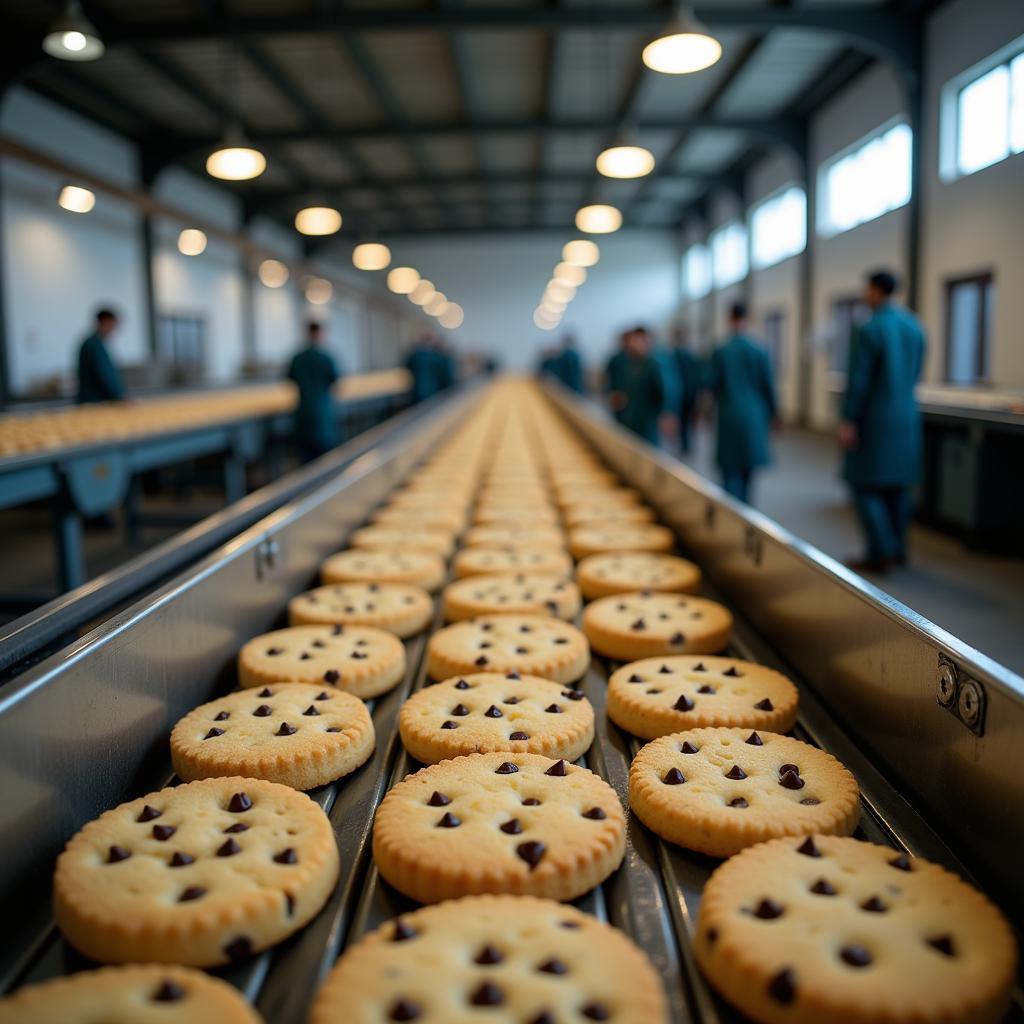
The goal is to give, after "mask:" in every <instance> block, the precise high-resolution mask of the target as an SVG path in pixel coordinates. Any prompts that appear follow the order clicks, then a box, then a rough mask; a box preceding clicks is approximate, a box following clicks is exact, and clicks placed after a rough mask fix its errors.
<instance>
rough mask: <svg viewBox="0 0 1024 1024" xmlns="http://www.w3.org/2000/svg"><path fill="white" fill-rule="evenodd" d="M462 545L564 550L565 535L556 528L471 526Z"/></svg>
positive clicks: (501, 525) (514, 524)
mask: <svg viewBox="0 0 1024 1024" xmlns="http://www.w3.org/2000/svg"><path fill="white" fill-rule="evenodd" d="M462 543H463V545H464V546H465V547H467V548H564V547H565V534H564V533H562V531H561V530H560V529H558V527H556V526H533V525H531V524H529V523H521V524H516V523H509V522H504V523H497V524H494V525H491V526H473V527H471V528H470V529H469V530H468V531H467V532H466V536H465V537H463V539H462Z"/></svg>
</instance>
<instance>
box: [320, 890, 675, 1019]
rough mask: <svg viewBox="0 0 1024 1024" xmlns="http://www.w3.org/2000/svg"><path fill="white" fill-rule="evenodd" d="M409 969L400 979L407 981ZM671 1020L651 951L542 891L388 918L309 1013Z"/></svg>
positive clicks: (351, 954) (349, 956)
mask: <svg viewBox="0 0 1024 1024" xmlns="http://www.w3.org/2000/svg"><path fill="white" fill-rule="evenodd" d="M396 979H400V980H396ZM478 1007H479V1008H481V1009H480V1018H481V1019H484V1015H485V1014H486V1015H488V1017H491V1018H493V1019H494V1020H495V1021H532V1022H553V1021H581V1022H584V1024H585V1022H586V1021H596V1020H608V1021H614V1022H615V1024H667V1022H668V1019H669V1018H668V1010H667V1008H666V1005H665V996H664V994H663V992H662V987H661V982H660V980H659V978H658V975H657V974H656V972H655V970H654V968H653V967H652V965H651V963H650V962H649V961H648V959H647V957H646V956H644V954H643V953H642V952H641V951H640V949H639V948H638V947H636V946H635V945H633V943H632V942H630V940H629V939H628V938H626V936H625V935H624V934H623V933H622V932H620V931H618V930H617V929H615V928H612V927H611V926H610V925H607V924H604V923H603V922H601V921H598V920H597V918H595V917H592V916H590V915H589V914H583V913H581V912H580V911H578V910H576V909H575V908H574V907H567V906H563V905H562V904H560V903H555V902H553V901H551V900H540V899H535V898H533V897H531V896H466V897H464V898H463V899H460V900H455V901H450V902H448V903H444V904H441V905H439V906H433V907H423V908H421V909H419V910H415V911H413V912H412V913H411V914H405V915H403V916H402V917H401V918H399V919H398V920H396V921H389V922H388V923H387V924H385V925H382V926H381V927H380V928H378V929H377V930H376V931H375V932H373V933H371V934H370V935H368V936H367V937H366V938H364V939H363V940H362V941H360V942H359V943H357V944H356V945H355V946H352V947H351V948H349V949H348V950H346V952H345V953H344V955H343V956H342V957H341V959H340V960H339V961H338V964H337V966H335V968H334V970H332V971H331V973H330V974H329V975H328V977H327V980H326V982H325V983H324V986H323V988H321V989H320V992H319V993H318V994H317V997H316V1001H315V1002H314V1004H313V1009H312V1013H311V1016H310V1024H342V1022H344V1024H378V1022H379V1021H383V1020H416V1021H420V1022H421V1024H451V1022H453V1021H464V1020H470V1019H476V1017H477V1012H478V1011H477V1008H478Z"/></svg>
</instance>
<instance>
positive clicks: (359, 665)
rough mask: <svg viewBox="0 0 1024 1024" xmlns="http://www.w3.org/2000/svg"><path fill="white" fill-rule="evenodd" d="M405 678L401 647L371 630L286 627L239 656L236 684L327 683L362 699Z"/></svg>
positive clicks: (250, 645)
mask: <svg viewBox="0 0 1024 1024" xmlns="http://www.w3.org/2000/svg"><path fill="white" fill-rule="evenodd" d="M404 675H405V646H404V645H403V644H402V641H401V640H399V639H398V638H397V637H396V636H393V635H392V634H391V633H387V632H385V631H384V630H383V629H374V628H373V627H372V626H290V627H288V628H287V629H277V630H274V632H272V633H264V634H262V636H257V637H254V638H253V639H252V640H250V641H249V642H248V643H247V644H246V645H245V646H244V647H243V648H242V649H241V651H239V652H238V685H239V686H241V687H242V688H243V689H245V688H248V687H251V686H267V685H269V684H271V683H317V684H319V685H321V686H322V685H323V684H324V683H328V684H330V685H331V686H337V687H338V689H340V690H346V691H347V692H348V693H354V694H355V695H356V696H357V697H361V698H363V699H364V700H367V699H369V698H370V697H377V696H379V695H380V694H382V693H386V692H387V691H388V690H390V689H391V688H392V687H393V686H396V685H397V684H398V683H399V681H400V680H401V679H402V677H403V676H404Z"/></svg>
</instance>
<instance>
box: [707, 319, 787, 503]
mask: <svg viewBox="0 0 1024 1024" xmlns="http://www.w3.org/2000/svg"><path fill="white" fill-rule="evenodd" d="M747 329H748V323H747V307H746V306H745V305H744V304H743V303H742V302H736V303H733V305H732V307H731V308H730V310H729V338H728V340H727V341H726V342H725V344H723V345H720V346H719V347H718V348H717V349H715V351H714V353H712V356H711V362H710V365H709V367H708V388H709V390H710V392H711V394H712V396H713V398H714V401H715V405H716V406H717V415H718V423H717V435H718V438H717V439H718V444H717V451H716V456H715V457H716V461H717V462H718V468H719V470H720V471H721V474H722V486H723V487H724V488H725V490H726V491H728V492H729V494H731V495H732V496H733V497H734V498H738V499H739V500H740V501H749V500H750V484H751V480H752V478H753V475H754V471H755V470H757V469H759V468H760V467H761V466H767V465H768V463H769V462H771V451H770V447H769V434H770V432H771V430H772V426H773V423H774V421H775V412H776V400H775V383H774V381H773V380H772V365H771V359H770V358H769V356H768V352H767V350H766V349H765V348H764V347H763V346H761V345H758V344H756V343H755V342H754V341H753V340H752V339H751V338H750V337H749V335H748V334H747Z"/></svg>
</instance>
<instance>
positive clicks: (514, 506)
mask: <svg viewBox="0 0 1024 1024" xmlns="http://www.w3.org/2000/svg"><path fill="white" fill-rule="evenodd" d="M473 521H474V522H475V523H477V524H482V523H505V522H510V523H533V524H534V525H537V524H543V525H545V526H557V525H558V522H559V517H558V513H557V512H556V511H555V509H554V506H553V505H537V504H532V505H527V504H525V503H524V502H509V503H507V504H502V505H487V506H485V507H484V508H478V509H477V510H476V511H475V512H474V514H473Z"/></svg>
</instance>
